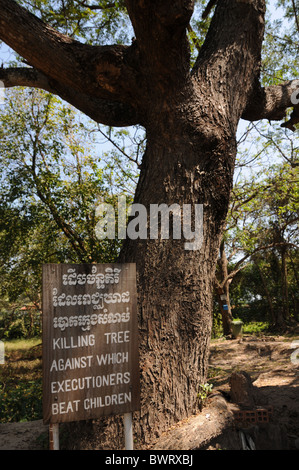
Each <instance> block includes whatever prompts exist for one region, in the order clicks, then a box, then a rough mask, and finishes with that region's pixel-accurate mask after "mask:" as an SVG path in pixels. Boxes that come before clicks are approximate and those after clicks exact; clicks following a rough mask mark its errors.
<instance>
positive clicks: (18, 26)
mask: <svg viewBox="0 0 299 470" xmlns="http://www.w3.org/2000/svg"><path fill="white" fill-rule="evenodd" d="M0 38H1V39H2V40H3V41H4V42H5V43H6V44H7V45H8V46H10V47H11V48H12V49H14V50H15V51H16V52H17V53H18V54H20V55H21V56H22V57H24V58H25V59H26V60H27V62H28V63H29V65H31V66H33V67H34V68H35V69H37V70H38V71H40V72H42V73H43V74H44V75H45V76H46V77H48V78H49V79H53V80H56V81H57V82H58V83H63V84H64V85H65V86H69V87H71V88H72V89H73V90H77V91H79V92H81V93H86V92H88V94H90V95H93V96H95V97H98V98H101V99H104V100H112V101H118V102H132V95H133V91H132V90H134V93H135V94H136V89H138V85H137V80H136V63H135V62H134V52H135V49H134V48H133V47H130V46H121V45H113V46H90V45H87V44H81V43H80V42H78V41H75V40H73V39H71V38H70V37H68V36H66V35H64V34H61V33H59V32H58V31H56V30H55V29H54V28H52V27H51V26H49V25H47V24H45V23H44V22H43V21H41V20H40V19H39V18H37V17H36V16H34V15H33V14H31V13H29V12H28V11H27V10H26V9H25V8H23V7H21V6H20V5H18V4H17V3H16V2H15V1H14V0H0ZM132 61H133V62H134V66H131V65H130V63H131V62H132ZM133 96H134V95H133Z"/></svg>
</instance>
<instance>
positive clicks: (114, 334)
mask: <svg viewBox="0 0 299 470" xmlns="http://www.w3.org/2000/svg"><path fill="white" fill-rule="evenodd" d="M139 409H140V383H139V354H138V326H137V295H136V266H135V264H80V265H79V264H46V265H44V266H43V416H44V423H62V422H69V421H79V420H88V419H96V418H99V417H101V416H107V415H113V414H124V413H131V412H132V411H136V410H139Z"/></svg>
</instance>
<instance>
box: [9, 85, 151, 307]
mask: <svg viewBox="0 0 299 470" xmlns="http://www.w3.org/2000/svg"><path fill="white" fill-rule="evenodd" d="M94 131H95V128H94V125H92V124H91V123H90V122H88V121H87V120H85V119H83V118H82V116H80V115H79V113H76V112H75V111H74V109H73V108H71V107H70V106H68V105H65V104H63V103H62V102H61V101H60V100H58V99H57V98H55V97H53V96H52V95H50V94H48V93H45V92H42V91H39V90H34V91H28V90H24V89H18V90H14V91H11V92H10V93H8V96H7V104H6V107H5V109H4V110H2V112H1V113H0V137H1V141H2V144H3V147H2V152H1V155H0V179H1V182H2V185H1V189H0V196H1V199H0V215H1V218H0V260H1V268H0V274H1V278H2V283H1V288H0V289H1V294H2V296H3V295H8V296H9V299H10V301H16V300H17V299H20V297H22V298H23V299H24V298H28V299H30V300H31V302H37V303H39V302H40V288H41V286H40V279H41V267H42V264H43V263H46V262H58V263H61V262H74V263H76V262H113V261H114V260H115V259H116V258H117V256H118V253H119V249H120V246H121V243H122V241H121V240H118V239H116V240H109V241H107V240H103V241H101V240H98V239H97V237H96V234H95V231H94V228H95V226H96V223H97V218H96V207H97V204H98V203H100V202H109V203H112V204H116V202H117V195H118V194H121V193H123V191H124V188H126V189H127V190H129V188H130V187H131V185H132V184H134V176H135V174H136V173H134V170H135V168H136V163H135V166H134V168H133V163H134V162H131V161H128V162H126V163H124V164H123V158H124V157H123V155H122V154H121V152H120V150H121V148H120V146H118V148H119V151H117V149H116V150H114V154H113V156H111V155H110V152H109V150H106V151H105V152H103V158H101V157H100V156H99V154H98V152H99V148H100V147H99V145H98V144H97V142H96V141H95V139H94ZM110 136H112V137H113V139H114V138H115V140H116V141H117V139H118V142H119V140H120V139H121V138H122V137H123V136H124V135H123V134H122V133H121V131H118V134H116V133H113V132H110ZM110 140H112V138H111V139H110ZM134 144H135V145H136V146H137V145H139V146H141V145H142V142H141V141H139V140H138V138H137V137H136V140H135V141H134ZM132 145H133V144H132ZM106 148H107V147H106ZM112 158H115V164H113V161H112ZM129 200H130V195H128V201H129Z"/></svg>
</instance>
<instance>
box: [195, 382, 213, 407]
mask: <svg viewBox="0 0 299 470" xmlns="http://www.w3.org/2000/svg"><path fill="white" fill-rule="evenodd" d="M212 389H213V384H209V383H205V384H201V385H200V386H199V392H198V394H197V398H198V400H199V406H200V408H201V409H202V408H203V407H204V405H205V402H206V400H207V398H208V396H209V394H210V393H211V392H212Z"/></svg>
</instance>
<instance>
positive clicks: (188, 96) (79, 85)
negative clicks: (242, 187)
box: [0, 0, 295, 443]
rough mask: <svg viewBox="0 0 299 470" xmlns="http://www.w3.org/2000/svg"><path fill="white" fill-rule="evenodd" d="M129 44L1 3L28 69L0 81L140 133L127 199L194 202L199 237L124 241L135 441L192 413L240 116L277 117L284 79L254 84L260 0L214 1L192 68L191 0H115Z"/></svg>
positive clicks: (6, 37) (7, 34) (8, 38)
mask: <svg viewBox="0 0 299 470" xmlns="http://www.w3.org/2000/svg"><path fill="white" fill-rule="evenodd" d="M126 6H127V10H128V13H129V16H130V19H131V22H132V25H133V27H134V31H135V36H136V40H135V41H134V42H133V44H132V45H131V46H120V45H117V46H101V47H99V46H89V45H84V44H80V43H78V42H76V41H74V40H73V39H70V38H68V37H66V36H63V35H62V34H60V33H58V32H57V31H55V30H54V29H53V28H51V27H50V26H48V25H45V24H44V23H42V22H41V21H40V20H39V19H37V18H36V17H34V16H33V15H31V14H30V13H28V12H27V11H26V10H24V9H23V8H22V7H20V6H19V5H17V4H16V3H15V2H14V1H13V0H0V38H1V39H2V40H3V41H5V42H6V43H7V44H8V45H9V46H11V47H12V48H13V49H15V50H16V51H17V52H18V53H19V54H20V55H21V56H23V57H24V58H25V59H26V60H27V62H28V63H29V65H30V66H31V67H30V68H24V69H18V70H15V69H3V70H0V80H2V81H4V83H5V84H6V86H14V85H20V84H25V85H27V86H36V87H42V88H45V89H47V90H49V91H51V92H53V93H56V94H58V95H59V96H61V97H62V98H64V99H66V100H67V101H69V102H70V103H71V104H73V105H74V106H76V107H77V108H78V109H80V110H81V111H83V112H85V113H86V114H87V115H88V116H90V117H91V118H93V119H94V120H96V121H97V122H101V123H104V124H108V125H112V126H127V125H132V124H137V123H139V124H141V125H143V126H144V127H145V128H146V131H147V149H146V152H145V155H144V158H143V162H142V168H141V175H140V179H139V183H138V187H137V191H136V196H135V203H140V204H143V205H144V206H145V207H146V208H148V209H149V206H150V204H161V203H164V204H167V205H168V206H170V205H171V204H173V203H176V204H180V205H182V204H191V205H192V207H193V208H194V207H195V205H196V204H203V207H204V222H203V233H204V236H203V243H202V246H201V248H200V249H199V250H196V251H187V250H185V246H184V242H185V240H171V239H169V240H161V239H159V240H149V239H147V240H130V239H127V240H126V242H125V244H124V248H123V251H122V254H121V257H120V259H121V261H126V262H136V263H137V270H138V294H139V327H140V355H141V360H140V364H141V374H142V411H141V417H140V420H138V429H137V430H136V432H138V434H139V443H140V442H141V443H144V442H146V441H147V440H148V439H149V438H150V437H151V436H153V434H155V433H156V434H159V433H161V431H163V430H164V429H165V428H166V427H167V426H168V425H170V424H171V423H173V422H175V421H177V420H180V419H182V418H184V417H186V416H188V415H190V414H191V413H194V412H195V411H196V410H197V393H198V389H199V385H200V384H201V383H203V381H204V380H205V378H206V373H207V359H208V346H209V338H210V332H211V322H212V292H213V282H214V274H215V266H216V261H217V256H218V252H219V246H220V241H221V236H222V231H223V227H224V222H225V218H226V214H227V209H228V202H229V197H230V191H231V187H232V180H233V172H234V162H235V156H236V140H235V135H236V130H237V125H238V122H239V120H240V118H241V117H244V118H245V119H246V118H247V119H250V120H258V119H261V118H265V117H266V118H271V119H282V118H283V117H284V115H285V112H286V108H287V107H289V106H292V104H291V94H292V92H293V91H294V86H295V84H294V83H293V82H288V83H286V84H284V85H281V86H278V87H274V88H273V87H272V88H271V89H263V88H262V87H261V86H260V83H259V72H260V61H261V46H262V40H263V33H264V14H265V0H222V1H221V2H218V3H217V6H216V9H215V13H214V16H213V19H212V22H211V26H210V29H209V32H208V34H207V37H206V40H205V43H204V45H203V47H202V48H201V50H200V51H199V54H198V58H197V61H196V63H195V65H194V67H193V68H192V69H191V67H190V61H189V46H188V41H187V36H186V31H187V27H188V25H189V22H190V18H191V16H192V14H193V8H194V1H193V0H162V1H161V0H126Z"/></svg>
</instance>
